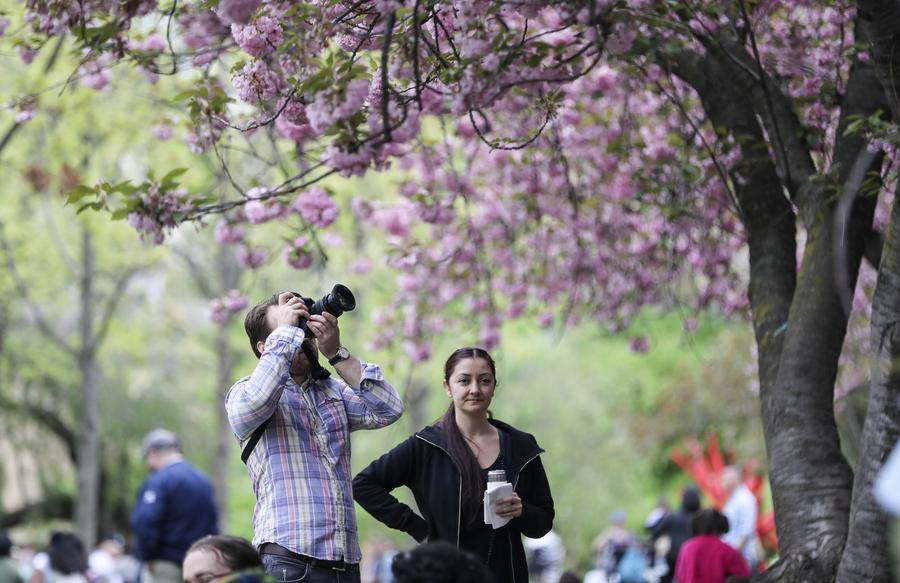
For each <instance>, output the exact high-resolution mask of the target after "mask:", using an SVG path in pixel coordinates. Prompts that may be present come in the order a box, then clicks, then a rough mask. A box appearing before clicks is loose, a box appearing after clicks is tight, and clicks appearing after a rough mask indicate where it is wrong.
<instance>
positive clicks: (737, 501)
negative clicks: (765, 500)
mask: <svg viewBox="0 0 900 583" xmlns="http://www.w3.org/2000/svg"><path fill="white" fill-rule="evenodd" d="M721 484H722V490H724V491H725V493H726V494H728V500H727V501H726V502H725V506H724V507H723V508H722V514H724V515H725V517H726V518H728V524H729V525H730V528H729V529H728V532H727V533H725V534H724V535H722V540H723V541H725V542H726V543H728V544H729V545H731V546H732V547H734V548H735V549H737V550H738V551H740V553H741V554H742V555H743V556H744V559H746V561H747V564H748V565H749V566H750V572H751V573H753V572H755V570H756V565H757V564H758V563H759V560H760V557H759V539H758V538H757V535H756V517H757V513H758V509H757V504H756V497H755V496H753V493H752V492H751V491H750V489H749V488H748V487H747V486H746V485H745V484H744V471H743V468H741V467H740V466H737V465H733V466H728V467H726V468H725V469H724V470H722V477H721Z"/></svg>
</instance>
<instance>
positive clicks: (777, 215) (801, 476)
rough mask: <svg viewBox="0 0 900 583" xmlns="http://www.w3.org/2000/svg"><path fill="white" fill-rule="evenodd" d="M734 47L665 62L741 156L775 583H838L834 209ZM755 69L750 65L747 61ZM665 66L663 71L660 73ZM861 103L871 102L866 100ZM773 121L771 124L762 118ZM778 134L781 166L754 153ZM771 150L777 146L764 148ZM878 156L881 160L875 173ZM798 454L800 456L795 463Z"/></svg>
mask: <svg viewBox="0 0 900 583" xmlns="http://www.w3.org/2000/svg"><path fill="white" fill-rule="evenodd" d="M738 50H740V48H732V49H731V53H730V54H729V55H727V56H723V55H722V54H719V52H721V51H717V50H711V51H709V52H708V53H707V54H705V55H702V56H701V55H690V54H687V55H685V54H682V55H674V56H673V55H672V54H671V53H668V54H663V55H661V56H660V59H661V60H663V61H665V60H666V59H675V65H674V67H671V66H672V63H669V65H670V67H671V68H672V69H673V70H674V71H675V72H676V74H678V75H679V76H680V77H681V78H682V79H684V80H685V81H687V82H688V83H689V84H690V85H691V86H692V87H694V88H695V90H696V91H697V93H698V95H699V96H700V97H701V100H702V101H703V105H704V109H705V110H706V112H707V115H708V116H709V119H710V121H711V122H712V123H713V124H714V125H715V126H716V127H717V128H724V129H727V130H728V132H729V133H730V134H731V135H732V136H733V137H734V138H735V140H736V141H737V143H739V144H742V145H746V146H747V147H745V148H742V150H743V153H744V156H745V159H744V160H743V161H742V162H741V163H740V165H738V166H737V167H736V168H734V169H733V170H732V173H733V174H735V175H739V176H740V178H739V179H737V180H732V184H733V187H734V189H735V194H736V196H737V199H738V204H739V207H740V209H739V210H740V213H741V219H742V221H743V224H744V226H745V228H746V230H747V237H748V246H749V249H750V269H751V279H750V289H749V294H750V302H751V308H752V313H753V322H754V329H755V334H756V341H757V345H758V348H759V374H760V404H761V414H762V421H763V429H764V433H765V437H766V446H767V450H768V457H769V470H770V479H771V486H772V493H773V501H774V505H775V519H776V525H777V528H778V533H779V539H780V541H781V549H780V555H781V560H780V562H779V564H778V565H777V566H776V568H774V569H773V570H772V571H771V572H769V573H767V576H766V577H764V578H765V579H768V580H782V581H808V582H810V583H813V582H815V583H820V582H826V581H833V580H834V577H835V574H836V571H837V566H838V563H839V561H840V557H841V552H842V549H843V545H844V542H845V541H846V537H847V524H848V517H849V500H850V493H851V487H852V473H851V471H850V467H849V465H848V464H847V462H846V460H845V459H844V457H843V454H842V452H841V448H840V440H839V437H838V433H837V427H836V423H835V419H834V409H833V394H834V381H835V378H836V374H837V361H838V357H839V356H840V352H841V347H842V344H843V339H844V335H845V333H846V325H847V314H846V313H845V312H844V310H843V308H842V307H841V303H840V298H839V295H838V290H837V286H836V278H835V277H834V273H835V272H834V245H833V244H832V236H833V233H832V208H833V206H834V205H833V201H832V200H830V198H831V197H829V196H827V191H826V190H825V185H824V183H823V181H822V180H821V177H819V176H817V174H816V173H815V169H814V165H813V164H812V160H811V158H810V154H809V151H808V150H807V149H806V147H805V145H804V144H803V142H802V140H798V139H797V138H798V137H799V136H798V135H797V132H796V131H795V130H796V128H797V127H800V126H799V124H798V121H797V120H796V118H795V114H794V112H793V111H792V109H791V108H790V103H789V102H788V101H787V100H786V98H785V96H784V95H782V94H778V93H777V88H776V87H774V86H771V87H767V88H765V91H764V90H763V88H762V87H760V86H759V84H758V83H757V84H756V86H754V83H756V82H752V81H751V80H748V79H740V77H741V73H740V72H739V71H734V70H733V69H734V66H733V60H734V59H735V58H741V59H744V60H745V61H746V60H747V58H746V57H745V56H740V55H738V56H737V57H736V52H737V51H738ZM748 62H749V64H750V65H754V66H755V63H754V62H753V61H752V59H750V60H748ZM663 66H666V65H663ZM874 80H875V78H874V76H873V75H872V71H871V69H868V70H865V69H862V68H860V67H858V66H855V67H854V70H853V73H852V74H851V78H850V80H849V81H848V90H847V96H848V98H847V99H846V101H845V103H844V104H842V105H843V107H842V120H841V124H840V128H839V131H838V134H837V135H838V136H839V138H838V139H839V142H838V145H837V147H836V151H835V164H834V167H833V168H832V170H833V175H834V176H836V179H834V180H833V182H834V184H833V186H835V187H838V188H839V187H840V185H842V184H843V182H844V180H846V178H847V176H848V174H849V172H850V169H851V167H852V165H853V161H854V159H855V157H856V155H857V154H858V152H859V151H860V149H861V148H862V147H864V144H863V142H862V140H861V139H860V138H859V137H858V136H844V135H843V131H842V129H843V128H844V127H845V126H846V123H847V119H848V118H849V117H850V116H852V115H872V114H874V113H875V111H876V110H877V109H878V108H883V107H885V105H884V100H883V98H882V95H883V94H882V92H881V91H880V90H879V87H877V84H876V83H875V82H874ZM863 94H867V95H868V96H869V98H868V99H864V98H860V96H862V95H863ZM766 120H768V121H766ZM760 123H763V124H764V125H766V129H767V131H768V132H769V135H770V136H771V135H772V134H773V132H774V131H775V128H776V126H777V127H780V128H782V130H781V131H780V132H779V133H780V134H781V136H782V138H783V139H784V141H783V142H782V143H781V144H780V146H779V145H774V146H772V147H773V148H777V149H779V152H778V154H779V155H780V156H782V157H783V158H782V168H783V169H784V172H783V173H784V174H785V175H784V176H781V177H779V176H778V175H777V173H776V172H775V168H776V166H777V165H776V161H775V160H774V159H773V158H771V157H770V156H765V155H756V156H757V159H752V158H751V157H752V156H754V152H759V151H760V150H758V149H757V148H755V147H754V146H756V145H757V144H762V143H764V137H763V133H762V131H761V128H760V127H759V124H760ZM768 151H769V152H772V151H773V150H772V149H769V150H768ZM877 164H880V159H879V160H877V161H876V163H875V165H874V168H876V169H877ZM785 189H787V190H788V191H790V192H791V193H792V198H794V201H795V204H796V205H797V206H798V208H799V209H800V210H801V212H802V213H803V217H804V219H805V220H806V222H807V226H808V242H807V247H806V250H805V258H804V261H803V263H802V268H801V272H800V276H799V278H796V277H795V274H796V264H795V261H794V258H793V254H794V249H795V243H794V240H793V238H794V236H795V235H794V221H795V220H796V217H795V216H794V213H793V211H792V209H791V208H790V205H789V204H788V202H787V199H786V198H785V197H784V194H783V192H784V190H785ZM873 212H874V200H872V199H871V198H870V199H863V200H861V201H857V204H856V205H854V207H853V211H852V213H851V217H850V223H849V224H848V225H847V231H846V232H847V234H848V235H847V240H846V241H845V243H846V247H847V263H846V265H844V266H842V268H843V269H846V278H845V281H847V282H849V283H850V285H851V286H852V285H853V284H855V281H856V277H857V273H858V268H859V262H860V257H861V255H862V252H863V248H864V241H865V240H866V236H867V235H868V233H870V232H871V220H872V214H873ZM801 452H802V455H799V454H800V453H801Z"/></svg>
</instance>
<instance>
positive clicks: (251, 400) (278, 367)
mask: <svg viewBox="0 0 900 583" xmlns="http://www.w3.org/2000/svg"><path fill="white" fill-rule="evenodd" d="M303 338H304V333H303V330H302V329H300V328H297V327H296V326H280V327H278V328H276V329H275V330H274V331H273V332H272V333H271V334H269V337H268V338H267V339H266V346H265V349H264V350H263V353H262V356H261V357H260V359H259V363H258V364H257V365H256V368H255V369H254V370H253V374H251V375H250V376H249V377H247V378H245V379H241V380H240V381H238V382H237V383H235V384H234V386H232V387H231V389H229V390H228V394H227V395H226V396H225V410H226V412H227V413H228V423H229V424H230V425H231V429H232V431H234V434H235V435H236V436H237V438H238V439H239V440H241V441H244V440H245V439H248V438H249V437H250V435H251V434H252V433H253V430H254V429H256V428H257V427H259V426H260V424H262V423H263V422H264V421H265V420H266V419H268V418H269V417H271V416H272V415H273V414H274V413H275V408H276V407H277V406H278V400H279V399H281V393H282V392H283V391H284V386H285V377H286V376H288V375H290V370H291V361H293V359H294V355H296V354H297V350H299V349H300V344H301V343H302V342H303Z"/></svg>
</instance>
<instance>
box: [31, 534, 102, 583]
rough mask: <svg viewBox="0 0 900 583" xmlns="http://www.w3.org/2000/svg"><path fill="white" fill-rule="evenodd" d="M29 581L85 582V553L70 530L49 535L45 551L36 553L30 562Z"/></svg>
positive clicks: (52, 582) (50, 582) (78, 540)
mask: <svg viewBox="0 0 900 583" xmlns="http://www.w3.org/2000/svg"><path fill="white" fill-rule="evenodd" d="M32 566H33V567H34V570H33V571H32V573H31V583H87V582H88V581H89V580H90V579H91V578H90V577H88V563H87V555H86V554H85V552H84V545H83V544H82V543H81V539H79V538H78V537H77V536H76V535H74V534H72V533H71V532H54V533H52V534H51V535H50V543H49V544H48V545H47V552H44V553H38V554H36V555H35V556H34V560H33V562H32Z"/></svg>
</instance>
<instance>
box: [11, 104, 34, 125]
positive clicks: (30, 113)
mask: <svg viewBox="0 0 900 583" xmlns="http://www.w3.org/2000/svg"><path fill="white" fill-rule="evenodd" d="M33 117H34V104H32V103H29V104H27V105H23V106H22V109H21V110H20V111H19V112H18V113H16V118H15V120H16V123H25V122H26V121H28V120H30V119H31V118H33Z"/></svg>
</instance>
